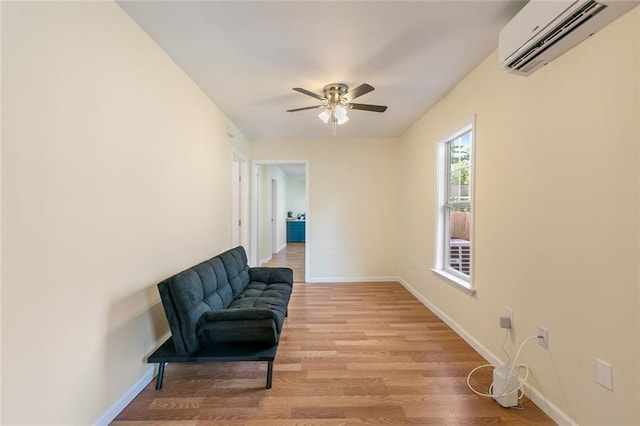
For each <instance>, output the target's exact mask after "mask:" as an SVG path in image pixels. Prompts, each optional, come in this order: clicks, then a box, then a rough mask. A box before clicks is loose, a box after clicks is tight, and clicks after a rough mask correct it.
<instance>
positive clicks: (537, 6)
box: [498, 0, 640, 75]
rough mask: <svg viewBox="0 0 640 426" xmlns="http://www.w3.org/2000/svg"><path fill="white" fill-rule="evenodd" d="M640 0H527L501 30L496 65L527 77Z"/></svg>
mask: <svg viewBox="0 0 640 426" xmlns="http://www.w3.org/2000/svg"><path fill="white" fill-rule="evenodd" d="M639 3H640V0H553V1H549V0H529V2H528V3H527V4H526V5H525V6H524V7H523V8H522V9H521V10H520V12H518V14H517V15H516V16H514V17H513V19H512V20H511V21H510V22H509V23H508V24H507V25H506V26H505V27H504V28H503V29H502V31H500V43H499V49H498V54H499V63H500V66H501V67H502V69H504V70H505V71H507V72H509V73H512V74H517V75H529V74H531V73H533V72H535V71H536V70H538V69H540V68H541V67H542V66H544V65H546V64H547V63H549V62H551V61H552V60H553V59H555V58H557V57H558V56H560V55H562V54H563V53H565V52H566V51H568V50H570V49H571V48H573V47H574V46H576V45H577V44H579V43H581V42H582V41H584V40H585V39H587V38H588V37H590V36H591V35H593V34H595V33H596V32H597V31H598V30H600V29H602V28H604V27H605V26H606V25H608V24H609V23H610V22H612V21H613V20H615V19H616V18H618V17H619V16H621V15H623V14H624V13H626V12H628V11H629V10H631V9H632V8H633V7H635V6H637V5H638V4H639Z"/></svg>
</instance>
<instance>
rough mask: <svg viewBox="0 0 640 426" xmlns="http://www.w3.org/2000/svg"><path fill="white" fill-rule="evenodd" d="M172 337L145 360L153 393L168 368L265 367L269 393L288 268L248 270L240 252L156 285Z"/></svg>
mask: <svg viewBox="0 0 640 426" xmlns="http://www.w3.org/2000/svg"><path fill="white" fill-rule="evenodd" d="M158 290H159V292H160V298H161V299H162V306H163V307H164V311H165V314H166V316H167V320H168V322H169V327H170V329H171V335H172V336H171V337H170V338H169V339H168V340H167V341H166V342H165V343H164V344H163V345H162V346H160V347H159V348H158V349H157V350H156V351H155V352H154V353H153V354H152V355H151V356H150V357H149V358H148V362H149V363H158V364H159V370H158V378H157V382H156V389H160V388H161V387H162V380H163V375H164V366H165V364H166V363H168V362H225V361H267V362H268V369H267V388H270V387H271V375H272V371H273V360H274V358H275V353H276V349H277V346H278V341H279V339H280V334H281V333H282V327H283V324H284V319H285V316H286V315H287V305H288V303H289V298H290V296H291V292H292V290H293V271H292V270H291V269H290V268H267V267H259V268H253V267H249V265H248V264H247V255H246V252H245V250H244V248H243V247H241V246H239V247H236V248H233V249H231V250H228V251H226V252H224V253H221V254H219V255H217V256H215V257H213V258H211V259H209V260H206V261H204V262H202V263H199V264H197V265H195V266H192V267H191V268H189V269H187V270H185V271H182V272H180V273H178V274H176V275H174V276H172V277H170V278H167V279H166V280H164V281H162V282H161V283H159V284H158Z"/></svg>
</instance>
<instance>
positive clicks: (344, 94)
mask: <svg viewBox="0 0 640 426" xmlns="http://www.w3.org/2000/svg"><path fill="white" fill-rule="evenodd" d="M293 90H295V91H296V92H299V93H302V94H303V95H307V96H311V97H312V98H315V99H318V100H319V101H322V105H315V106H310V107H302V108H294V109H288V110H287V112H297V111H304V110H308V109H316V108H324V110H323V111H322V112H321V113H320V114H318V117H319V118H320V120H322V121H323V122H324V123H329V121H331V133H332V134H333V136H335V135H336V128H337V126H339V125H342V124H344V123H346V122H347V121H349V117H347V108H350V109H359V110H363V111H373V112H385V111H386V110H387V107H386V106H384V105H369V104H354V103H351V101H352V100H354V99H356V98H358V97H360V96H362V95H366V94H367V93H369V92H371V91H373V90H374V88H373V86H371V85H369V84H366V83H364V84H361V85H360V86H358V87H356V88H355V89H353V90H349V86H347V85H346V84H343V83H332V84H327V85H326V86H324V88H323V89H322V95H319V94H317V93H314V92H312V91H310V90H307V89H303V88H302V87H294V88H293Z"/></svg>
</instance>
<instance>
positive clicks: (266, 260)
mask: <svg viewBox="0 0 640 426" xmlns="http://www.w3.org/2000/svg"><path fill="white" fill-rule="evenodd" d="M271 259H273V256H269V257H267V258H266V259H262V260H261V261H260V266H262V265H264V264H265V263H269V262H271Z"/></svg>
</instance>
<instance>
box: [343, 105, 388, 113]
mask: <svg viewBox="0 0 640 426" xmlns="http://www.w3.org/2000/svg"><path fill="white" fill-rule="evenodd" d="M349 108H351V109H361V110H363V111H373V112H385V111H386V110H387V106H386V105H369V104H349Z"/></svg>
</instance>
